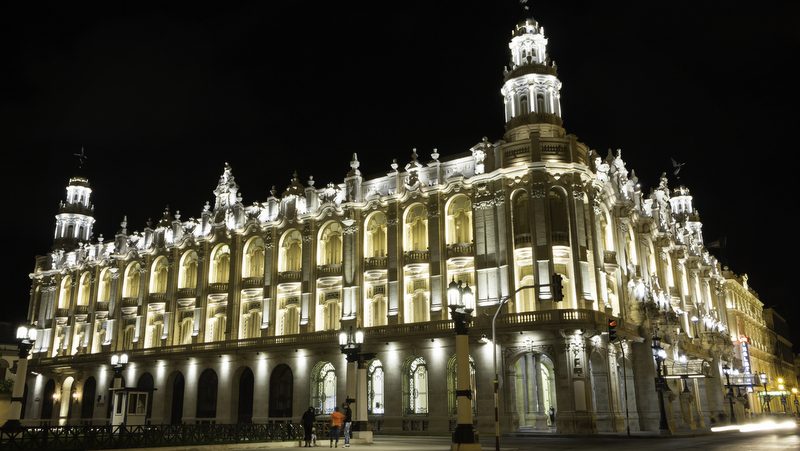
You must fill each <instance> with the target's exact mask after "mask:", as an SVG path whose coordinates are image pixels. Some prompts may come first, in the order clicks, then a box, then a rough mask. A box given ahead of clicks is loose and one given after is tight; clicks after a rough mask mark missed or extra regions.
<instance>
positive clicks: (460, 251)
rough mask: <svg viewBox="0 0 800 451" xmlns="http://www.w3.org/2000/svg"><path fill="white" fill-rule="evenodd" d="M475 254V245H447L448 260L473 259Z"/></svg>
mask: <svg viewBox="0 0 800 451" xmlns="http://www.w3.org/2000/svg"><path fill="white" fill-rule="evenodd" d="M474 254H475V244H474V243H454V244H448V245H447V258H453V257H472V256H473V255H474Z"/></svg>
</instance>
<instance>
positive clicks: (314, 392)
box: [311, 362, 336, 415]
mask: <svg viewBox="0 0 800 451" xmlns="http://www.w3.org/2000/svg"><path fill="white" fill-rule="evenodd" d="M311 405H312V406H314V408H315V409H317V411H318V412H320V413H322V414H325V415H327V414H330V413H332V412H333V408H334V407H336V369H335V368H334V367H333V364H331V363H330V362H319V363H317V364H316V365H315V366H314V369H313V370H311Z"/></svg>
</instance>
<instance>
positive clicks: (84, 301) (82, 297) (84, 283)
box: [78, 272, 92, 305]
mask: <svg viewBox="0 0 800 451" xmlns="http://www.w3.org/2000/svg"><path fill="white" fill-rule="evenodd" d="M91 292H92V287H91V276H90V275H89V273H88V272H85V273H83V274H82V275H81V283H80V285H79V286H78V305H89V296H90V294H91Z"/></svg>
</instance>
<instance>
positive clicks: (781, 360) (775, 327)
mask: <svg viewBox="0 0 800 451" xmlns="http://www.w3.org/2000/svg"><path fill="white" fill-rule="evenodd" d="M764 322H765V323H766V326H767V333H768V334H769V336H770V343H771V344H772V349H771V350H770V351H771V353H772V365H771V366H770V371H769V373H768V374H769V382H768V385H767V388H768V389H769V390H770V393H771V396H772V397H773V399H774V401H773V402H772V404H773V410H772V411H773V412H789V413H791V410H792V405H791V399H790V398H791V389H792V387H797V386H796V385H795V382H796V380H797V373H796V372H795V367H794V351H793V350H792V342H791V341H789V339H788V338H787V337H788V336H789V325H788V324H787V323H786V320H785V319H784V318H783V317H782V316H781V315H780V314H779V313H778V312H776V311H775V309H773V308H765V309H764Z"/></svg>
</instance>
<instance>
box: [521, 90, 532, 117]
mask: <svg viewBox="0 0 800 451" xmlns="http://www.w3.org/2000/svg"><path fill="white" fill-rule="evenodd" d="M529 112H530V110H529V109H528V96H527V95H525V94H523V95H521V96H520V97H519V114H528V113H529Z"/></svg>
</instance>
